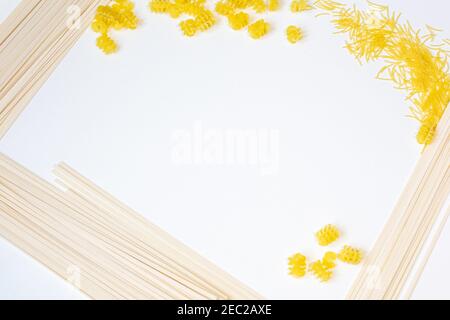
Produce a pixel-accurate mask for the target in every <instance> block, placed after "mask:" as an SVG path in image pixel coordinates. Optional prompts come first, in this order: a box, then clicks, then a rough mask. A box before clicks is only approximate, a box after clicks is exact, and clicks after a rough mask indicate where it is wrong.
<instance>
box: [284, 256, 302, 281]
mask: <svg viewBox="0 0 450 320" xmlns="http://www.w3.org/2000/svg"><path fill="white" fill-rule="evenodd" d="M288 265H289V275H291V276H293V277H296V278H300V277H303V276H304V275H305V274H306V257H305V256H304V255H302V254H301V253H296V254H294V255H292V256H290V257H289V259H288Z"/></svg>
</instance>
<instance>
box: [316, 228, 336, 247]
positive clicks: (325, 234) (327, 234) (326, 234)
mask: <svg viewBox="0 0 450 320" xmlns="http://www.w3.org/2000/svg"><path fill="white" fill-rule="evenodd" d="M338 238H339V230H338V228H336V227H335V226H333V225H331V224H327V225H326V226H325V227H323V228H322V229H320V230H319V231H317V232H316V239H317V242H318V243H319V245H321V246H327V245H329V244H330V243H332V242H334V241H336V240H337V239H338Z"/></svg>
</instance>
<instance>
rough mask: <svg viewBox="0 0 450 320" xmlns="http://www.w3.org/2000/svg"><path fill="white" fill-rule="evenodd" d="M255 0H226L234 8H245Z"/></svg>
mask: <svg viewBox="0 0 450 320" xmlns="http://www.w3.org/2000/svg"><path fill="white" fill-rule="evenodd" d="M254 1H255V0H228V3H229V4H230V5H231V6H232V7H233V8H234V9H247V8H248V7H250V6H251V5H252V3H253V2H254Z"/></svg>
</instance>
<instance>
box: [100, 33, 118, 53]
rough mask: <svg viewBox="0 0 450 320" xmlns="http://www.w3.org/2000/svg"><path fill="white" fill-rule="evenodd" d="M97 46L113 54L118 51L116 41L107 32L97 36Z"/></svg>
mask: <svg viewBox="0 0 450 320" xmlns="http://www.w3.org/2000/svg"><path fill="white" fill-rule="evenodd" d="M97 47H98V48H99V49H100V50H102V51H103V52H104V53H105V54H111V53H114V52H116V51H117V44H116V42H115V41H114V40H113V39H111V38H110V37H109V36H108V35H107V34H106V33H104V34H102V35H101V36H100V37H98V38H97Z"/></svg>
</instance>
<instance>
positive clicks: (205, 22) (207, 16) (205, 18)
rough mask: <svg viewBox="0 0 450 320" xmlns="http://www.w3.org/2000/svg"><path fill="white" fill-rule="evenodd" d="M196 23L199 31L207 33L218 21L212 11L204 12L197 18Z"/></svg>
mask: <svg viewBox="0 0 450 320" xmlns="http://www.w3.org/2000/svg"><path fill="white" fill-rule="evenodd" d="M195 23H196V24H197V28H198V30H200V31H206V30H208V29H210V28H211V27H212V26H213V25H214V24H215V23H216V19H215V18H214V15H213V13H212V12H211V11H209V10H203V11H201V12H199V13H198V14H197V16H196V17H195Z"/></svg>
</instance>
